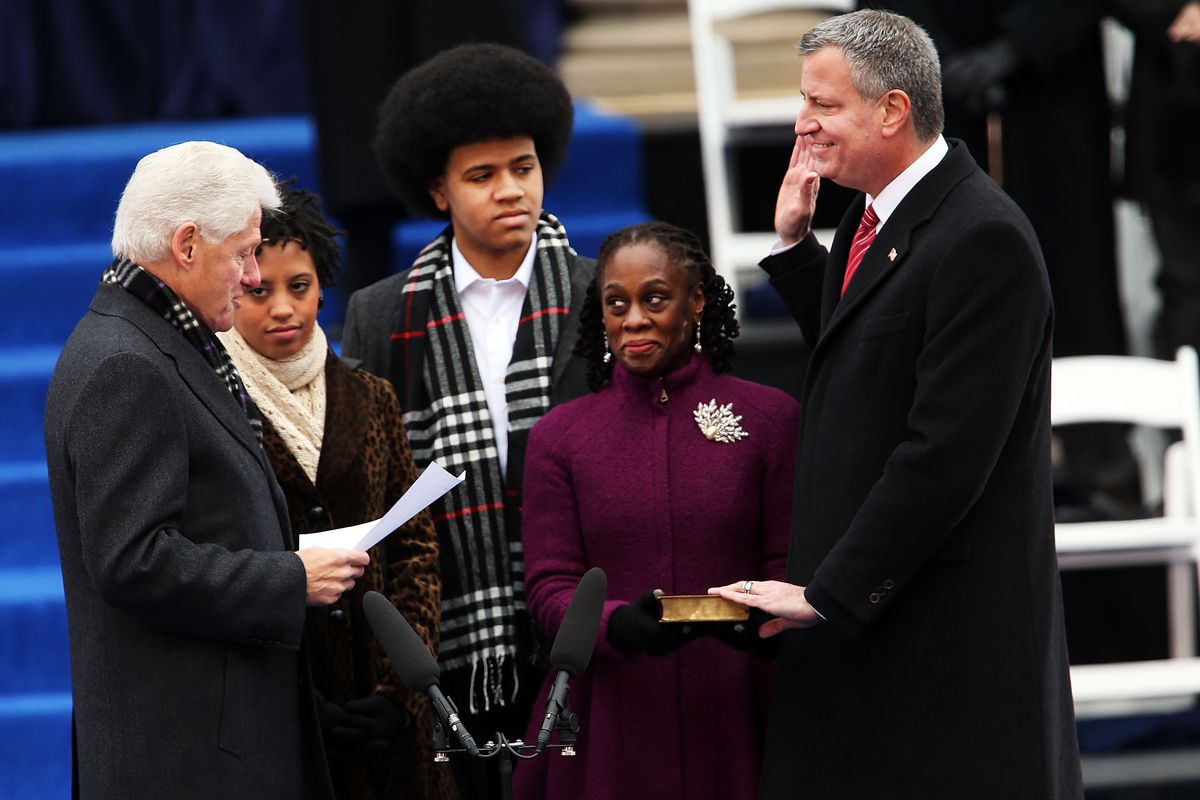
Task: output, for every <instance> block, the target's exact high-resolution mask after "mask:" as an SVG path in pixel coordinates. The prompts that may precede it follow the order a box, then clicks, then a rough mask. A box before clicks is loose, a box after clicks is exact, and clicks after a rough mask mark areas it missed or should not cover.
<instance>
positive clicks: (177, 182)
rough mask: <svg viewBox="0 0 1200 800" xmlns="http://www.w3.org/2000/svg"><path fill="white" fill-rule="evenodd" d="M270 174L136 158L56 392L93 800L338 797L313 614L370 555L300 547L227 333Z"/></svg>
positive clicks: (239, 162) (266, 201) (214, 157)
mask: <svg viewBox="0 0 1200 800" xmlns="http://www.w3.org/2000/svg"><path fill="white" fill-rule="evenodd" d="M279 203H280V199H279V193H278V191H277V189H276V186H275V182H274V180H273V179H272V177H271V175H270V173H268V172H267V171H266V170H265V169H264V168H263V167H262V166H261V165H259V164H256V163H255V162H253V161H251V160H250V159H248V158H246V157H245V156H244V155H242V154H241V153H239V152H238V151H237V150H234V149H232V148H229V147H225V146H223V145H218V144H213V143H210V142H187V143H184V144H179V145H174V146H172V147H168V148H165V149H163V150H159V151H158V152H155V153H152V154H150V155H148V156H146V157H145V158H143V159H142V160H141V161H140V162H139V163H138V165H137V168H136V170H135V171H134V173H133V175H132V177H131V178H130V179H129V183H128V184H127V185H126V187H125V191H124V193H123V195H122V197H121V202H120V205H119V206H118V208H117V215H116V221H115V225H114V229H113V241H112V247H113V255H114V256H115V259H114V261H113V263H112V265H111V266H110V267H109V269H108V270H107V271H106V272H105V273H104V275H103V277H102V279H101V283H100V287H99V288H98V289H97V291H96V296H95V298H94V299H93V300H92V304H91V307H90V308H89V310H88V312H87V315H86V316H85V317H84V318H83V320H82V321H81V322H80V323H79V325H78V326H77V327H76V329H75V332H74V333H73V334H72V335H71V338H70V340H69V341H68V342H67V345H66V347H65V348H64V350H63V352H62V355H61V356H60V358H59V361H58V366H57V367H56V369H55V372H54V377H53V379H52V381H51V384H50V393H49V397H48V398H47V402H46V460H47V463H48V466H49V472H50V486H51V494H52V496H53V502H54V515H55V522H56V526H57V528H58V545H59V553H60V558H61V561H62V573H63V585H64V588H65V590H66V601H67V617H68V623H69V631H70V640H71V680H72V688H73V692H74V708H75V713H74V723H73V741H74V750H75V753H74V755H75V759H74V760H75V781H74V782H75V795H76V796H77V797H85V798H86V797H96V798H109V797H171V798H172V799H173V800H181V799H182V798H212V797H222V798H254V800H263V798H303V797H331V796H332V792H331V790H330V788H329V779H328V774H327V772H326V769H325V761H324V758H323V757H322V754H321V750H320V737H319V733H318V729H317V725H316V718H315V711H314V705H313V699H312V693H311V690H310V689H309V688H308V685H307V666H306V663H307V662H306V659H305V657H304V651H303V630H304V616H305V614H304V610H305V605H306V604H308V605H326V604H329V603H332V602H334V601H336V600H337V598H338V597H339V596H340V595H341V593H342V592H344V591H345V590H347V589H349V588H350V587H351V586H352V585H353V583H354V580H355V579H356V578H357V577H358V576H359V575H361V574H362V569H363V566H364V565H365V564H366V562H367V557H366V555H365V554H363V553H353V552H350V551H345V550H324V549H311V550H305V551H304V552H302V553H297V552H296V541H295V538H294V537H293V535H292V532H291V530H290V527H289V525H288V515H287V509H286V505H285V502H284V499H283V495H282V493H281V492H280V489H279V486H278V484H277V483H276V481H275V478H274V475H273V473H272V471H271V465H270V463H269V462H268V461H267V458H266V456H265V454H264V453H263V450H262V447H261V445H260V443H259V438H258V437H259V434H260V429H261V424H260V422H259V418H258V412H257V410H256V409H255V407H254V404H253V402H251V400H250V399H249V397H248V396H247V394H246V391H245V389H244V388H243V386H242V381H241V378H240V377H239V376H238V373H237V370H236V369H235V368H234V366H233V362H232V361H231V360H230V359H229V357H228V355H227V354H226V353H225V351H224V349H223V348H222V346H221V344H220V343H219V342H218V340H217V338H216V336H215V335H214V334H215V332H216V331H222V330H227V329H229V328H230V327H231V326H232V324H233V312H234V309H235V308H237V305H238V298H239V297H241V295H242V294H243V292H244V291H246V290H247V289H250V288H253V287H254V286H256V285H257V284H258V281H259V276H258V264H257V262H256V260H255V250H256V248H257V247H258V245H259V243H260V236H259V222H260V220H261V219H262V214H263V210H264V209H267V210H270V209H274V208H277V207H278V206H279Z"/></svg>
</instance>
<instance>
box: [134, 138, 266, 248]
mask: <svg viewBox="0 0 1200 800" xmlns="http://www.w3.org/2000/svg"><path fill="white" fill-rule="evenodd" d="M280 203H281V200H280V196H279V189H278V188H277V187H276V185H275V179H274V177H272V175H271V173H270V172H268V171H267V170H266V168H265V167H263V166H262V164H259V163H257V162H255V161H252V160H251V159H249V158H247V157H246V156H244V155H242V154H241V153H240V152H238V151H237V150H235V149H233V148H232V147H227V146H225V145H223V144H216V143H215V142H184V143H182V144H176V145H171V146H170V147H164V148H163V149H162V150H158V151H156V152H153V153H151V154H150V155H148V156H145V157H144V158H143V159H142V160H141V161H139V162H138V165H137V168H136V169H134V171H133V175H131V176H130V177H129V182H128V183H127V184H125V191H124V192H122V193H121V202H120V203H119V204H118V205H117V215H116V219H115V220H114V222H113V236H112V251H113V256H115V257H118V258H119V257H124V258H128V259H129V260H131V261H133V262H135V263H138V264H150V263H153V262H155V261H158V260H161V259H163V258H166V257H167V256H168V255H169V254H170V252H171V237H172V236H173V235H174V234H175V230H176V229H177V228H178V227H179V226H180V225H182V224H183V223H185V222H194V223H196V225H197V226H198V227H199V229H200V235H201V236H202V237H203V238H204V240H205V241H206V242H209V243H213V244H217V243H220V242H223V241H225V240H226V239H228V238H229V237H230V236H232V235H233V234H235V233H237V232H238V231H240V230H242V229H243V228H245V227H246V223H247V221H248V220H249V219H250V217H251V216H252V215H253V214H254V212H255V211H256V210H259V209H265V210H268V211H274V210H275V209H277V208H279V206H280Z"/></svg>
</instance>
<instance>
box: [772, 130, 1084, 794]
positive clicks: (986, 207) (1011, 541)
mask: <svg viewBox="0 0 1200 800" xmlns="http://www.w3.org/2000/svg"><path fill="white" fill-rule="evenodd" d="M863 204H864V203H863V199H862V198H859V199H858V200H857V201H856V202H855V203H853V204H852V205H851V207H850V209H849V210H848V211H847V212H846V215H845V217H844V218H843V220H842V223H841V225H840V227H839V228H838V231H837V235H836V237H835V239H834V245H833V251H832V253H830V254H828V256H827V255H826V253H825V251H824V249H823V248H821V247H820V246H819V245H817V244H816V242H815V240H814V239H812V238H811V237H810V238H809V239H807V240H805V241H804V242H802V243H800V244H799V245H797V247H795V248H793V249H792V250H790V251H787V252H785V253H782V254H779V255H776V256H772V257H771V258H768V259H767V260H766V261H764V263H763V266H764V268H765V269H766V270H767V271H768V272H769V273H770V274H771V276H772V283H773V284H774V285H775V287H776V288H777V289H778V290H779V292H780V293H781V295H782V296H783V297H784V299H785V301H786V302H787V304H788V307H789V308H790V309H791V311H792V313H793V315H794V316H795V317H796V319H797V321H798V322H799V323H800V326H801V329H802V331H803V333H804V335H805V338H806V339H807V341H808V343H809V345H810V346H811V347H812V355H811V359H810V362H809V366H808V372H807V375H806V377H805V385H804V394H803V400H802V407H803V409H804V414H803V419H802V422H801V431H800V444H799V451H798V452H799V455H798V461H797V470H796V491H795V496H794V504H795V505H794V524H793V535H792V542H791V548H790V552H789V558H788V579H789V580H790V581H791V582H793V583H796V584H800V585H804V586H807V587H808V588H807V594H808V597H809V599H810V601H811V602H812V603H813V605H814V606H815V607H816V608H817V609H818V610H819V611H821V613H822V614H824V615H825V616H826V618H827V620H828V622H826V623H823V624H820V625H818V626H816V627H814V628H812V629H809V630H804V631H800V630H794V631H789V632H787V633H785V634H784V638H783V641H782V642H781V651H780V662H779V668H778V671H777V673H776V674H777V676H778V677H777V679H776V691H775V698H774V700H775V702H774V704H773V713H772V718H771V721H770V725H769V731H768V742H767V755H766V761H765V768H764V782H763V792H762V796H763V797H791V796H803V797H806V798H812V799H813V800H821V799H822V798H861V797H869V796H876V795H878V796H883V793H886V794H887V796H889V797H896V798H910V797H911V798H929V797H971V798H997V800H999V798H1014V797H1029V798H1035V797H1036V798H1068V797H1070V798H1079V797H1082V789H1081V782H1080V773H1079V761H1078V747H1077V744H1076V740H1075V729H1074V712H1073V705H1072V698H1071V687H1070V680H1069V673H1068V665H1067V653H1066V646H1065V639H1064V633H1063V622H1062V605H1061V599H1060V596H1059V582H1058V571H1057V562H1056V558H1055V550H1054V527H1053V509H1052V505H1051V496H1050V491H1051V477H1050V416H1049V391H1050V360H1051V351H1050V339H1051V333H1052V327H1053V324H1052V323H1053V311H1052V307H1051V302H1050V295H1049V287H1048V283H1047V279H1046V273H1045V267H1044V265H1043V263H1042V258H1041V254H1040V251H1039V248H1038V243H1037V240H1036V238H1035V236H1034V234H1033V231H1032V229H1031V228H1030V226H1029V223H1028V221H1027V220H1026V219H1025V217H1024V215H1023V214H1022V213H1021V212H1020V210H1019V209H1017V207H1016V206H1015V205H1014V204H1013V203H1012V202H1011V200H1009V199H1008V197H1007V196H1006V195H1005V194H1004V193H1003V192H1002V191H1001V190H1000V189H999V188H998V187H997V186H996V185H995V184H994V183H993V182H992V181H991V180H990V179H989V178H987V177H986V176H985V175H984V174H983V173H982V172H981V171H980V170H979V169H978V167H977V166H976V165H975V163H974V161H973V160H972V159H971V156H970V154H969V153H968V152H967V149H966V147H965V146H963V145H962V143H961V142H952V143H951V150H950V152H949V153H948V154H947V155H946V157H945V158H944V159H943V160H942V162H941V163H940V164H939V165H938V166H937V167H935V168H934V170H933V171H932V172H930V173H929V174H928V175H926V176H925V178H923V179H922V180H921V181H920V182H919V183H918V184H917V185H916V186H915V187H914V188H913V189H912V191H911V192H910V193H909V194H908V196H907V197H905V198H904V200H903V201H902V202H901V204H900V205H899V207H898V208H897V209H896V211H895V213H894V214H893V215H892V216H891V217H890V218H889V219H888V221H887V223H886V224H885V225H884V227H883V228H882V229H881V230H880V231H879V234H878V236H877V238H876V239H875V242H874V244H873V245H872V246H871V248H870V249H869V250H868V251H867V253H866V255H865V257H864V258H863V260H862V263H861V264H860V266H859V268H858V272H857V273H856V275H855V276H854V278H853V280H852V281H851V283H850V286H849V288H848V290H847V292H846V295H845V296H844V297H842V298H841V299H840V300H839V292H840V288H841V282H842V275H843V273H844V270H845V264H846V259H847V255H848V252H849V248H850V242H851V240H852V238H853V235H854V231H855V229H856V227H857V225H858V221H859V218H860V216H861V214H862V211H863Z"/></svg>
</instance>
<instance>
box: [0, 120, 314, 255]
mask: <svg viewBox="0 0 1200 800" xmlns="http://www.w3.org/2000/svg"><path fill="white" fill-rule="evenodd" d="M190 139H206V140H212V141H217V142H222V143H224V144H228V145H230V146H232V147H236V148H237V149H239V150H241V151H242V152H243V153H245V154H246V155H248V156H250V157H251V158H254V159H257V160H258V161H260V162H262V164H263V165H265V166H266V167H267V168H268V169H270V170H272V171H273V172H275V173H276V174H277V175H279V176H281V177H290V176H292V175H295V176H297V177H298V178H299V181H300V183H301V185H304V186H315V185H316V182H317V181H316V176H317V171H316V162H315V158H314V156H313V152H314V136H313V128H312V124H311V122H310V121H309V120H308V118H306V117H263V118H254V119H223V120H210V121H195V122H149V123H139V124H136V125H119V126H108V125H104V126H95V127H86V128H64V129H56V130H42V131H36V132H21V133H8V134H4V135H0V185H4V186H20V187H21V191H20V192H9V193H6V195H5V196H4V197H0V245H5V246H8V245H14V244H29V243H31V242H45V243H62V242H91V241H107V240H108V239H109V238H110V237H111V235H112V218H113V212H115V211H116V208H117V201H118V200H120V197H121V190H122V189H123V188H124V187H125V183H126V181H128V180H129V176H130V174H131V173H132V172H133V169H134V167H135V166H137V162H138V160H139V159H141V158H142V156H144V155H146V154H148V153H151V152H153V151H155V150H158V149H160V148H163V147H166V146H167V145H170V144H174V143H177V142H182V141H187V140H190Z"/></svg>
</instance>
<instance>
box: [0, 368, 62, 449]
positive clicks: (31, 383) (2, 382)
mask: <svg viewBox="0 0 1200 800" xmlns="http://www.w3.org/2000/svg"><path fill="white" fill-rule="evenodd" d="M61 349H62V348H61V347H60V346H50V345H44V346H38V347H21V348H13V347H2V348H0V398H3V405H2V406H0V462H3V463H9V462H13V461H28V460H31V459H40V458H44V454H45V450H46V447H45V439H44V436H43V425H44V419H45V414H46V391H47V389H49V387H50V375H51V374H52V373H53V372H54V364H55V362H57V361H58V354H59V352H60V351H61Z"/></svg>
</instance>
